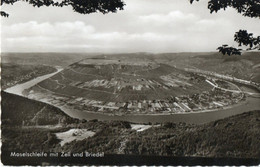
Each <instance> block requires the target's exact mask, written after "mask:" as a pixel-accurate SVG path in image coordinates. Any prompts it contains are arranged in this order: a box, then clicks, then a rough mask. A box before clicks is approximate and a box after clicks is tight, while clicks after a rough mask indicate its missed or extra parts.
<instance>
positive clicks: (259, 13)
mask: <svg viewBox="0 0 260 167" xmlns="http://www.w3.org/2000/svg"><path fill="white" fill-rule="evenodd" d="M194 1H195V0H190V3H193V2H194ZM196 1H199V0H196ZM228 7H232V8H234V9H235V10H236V11H237V12H238V13H240V14H242V15H243V16H245V17H251V18H258V19H259V18H260V0H210V1H209V2H208V8H209V10H210V13H213V12H218V11H219V10H221V9H224V10H225V9H226V8H228ZM234 41H236V42H237V43H238V46H239V47H241V46H246V47H247V49H246V50H260V36H257V37H253V33H248V32H247V30H239V31H238V32H236V33H235V35H234ZM217 50H219V52H221V53H222V54H224V55H225V54H227V55H229V56H230V55H241V51H242V49H238V48H234V47H230V46H228V45H222V46H220V47H218V48H217Z"/></svg>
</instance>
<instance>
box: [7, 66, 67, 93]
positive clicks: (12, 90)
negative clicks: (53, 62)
mask: <svg viewBox="0 0 260 167" xmlns="http://www.w3.org/2000/svg"><path fill="white" fill-rule="evenodd" d="M56 69H57V71H56V72H53V73H50V74H46V75H43V76H39V77H37V78H34V79H32V80H30V81H28V82H25V83H22V84H17V85H15V86H13V87H10V88H7V89H5V90H4V91H5V92H8V93H12V94H16V95H20V96H24V95H23V91H24V90H25V89H28V88H30V87H32V86H34V85H36V84H37V83H39V82H41V81H43V80H45V79H47V78H50V77H52V76H53V75H55V74H57V73H58V72H60V71H62V70H63V68H61V67H58V66H56Z"/></svg>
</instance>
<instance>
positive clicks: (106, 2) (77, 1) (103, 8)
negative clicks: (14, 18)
mask: <svg viewBox="0 0 260 167" xmlns="http://www.w3.org/2000/svg"><path fill="white" fill-rule="evenodd" d="M19 1H23V2H27V3H29V4H31V5H32V6H34V7H42V6H46V7H48V6H55V7H63V6H71V7H72V9H73V11H75V12H77V13H80V14H90V13H95V12H101V13H103V14H107V13H109V12H112V13H115V12H117V11H118V10H123V9H124V8H123V7H124V6H125V4H124V2H123V1H122V0H63V1H61V2H57V1H53V0H2V1H1V6H2V5H4V4H6V5H13V4H14V3H16V2H19ZM1 16H4V17H8V16H9V14H8V13H6V12H4V11H1Z"/></svg>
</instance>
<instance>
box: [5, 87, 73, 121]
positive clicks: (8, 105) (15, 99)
mask: <svg viewBox="0 0 260 167" xmlns="http://www.w3.org/2000/svg"><path fill="white" fill-rule="evenodd" d="M1 98H2V100H1V111H2V115H1V120H2V125H3V126H21V125H57V124H67V123H73V122H77V120H75V119H72V118H70V117H69V116H67V115H66V114H64V113H63V111H61V110H60V109H58V108H56V107H54V106H51V105H48V104H46V103H42V102H39V101H35V100H31V99H27V98H24V97H21V96H17V95H13V94H10V93H6V92H4V91H1Z"/></svg>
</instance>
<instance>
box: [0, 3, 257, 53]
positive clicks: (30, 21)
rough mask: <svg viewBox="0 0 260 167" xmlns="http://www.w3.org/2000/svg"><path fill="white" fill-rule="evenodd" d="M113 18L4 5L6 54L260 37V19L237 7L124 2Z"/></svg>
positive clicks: (209, 44)
mask: <svg viewBox="0 0 260 167" xmlns="http://www.w3.org/2000/svg"><path fill="white" fill-rule="evenodd" d="M124 2H125V3H126V6H125V9H124V10H122V11H119V12H117V13H111V14H106V15H103V14H100V13H95V14H89V15H81V14H78V13H75V12H73V11H72V9H71V8H70V7H64V8H55V7H42V8H34V7H32V6H30V5H28V4H27V3H25V2H18V3H15V5H13V6H8V5H7V6H3V7H2V10H5V11H6V12H8V13H9V14H10V16H9V18H1V23H2V25H1V50H2V52H155V53H158V52H205V51H216V48H217V47H218V46H220V45H222V44H229V45H233V46H237V44H236V43H235V42H233V36H234V32H236V31H238V30H239V29H247V30H248V31H250V32H254V34H255V35H260V22H259V19H252V18H247V17H243V16H242V15H240V14H238V13H237V12H236V11H235V10H233V9H228V10H226V11H225V12H224V11H223V10H222V11H219V12H218V13H213V14H210V12H209V10H208V9H207V1H206V0H201V1H200V2H195V3H194V4H193V5H190V3H189V0H125V1H124Z"/></svg>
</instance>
